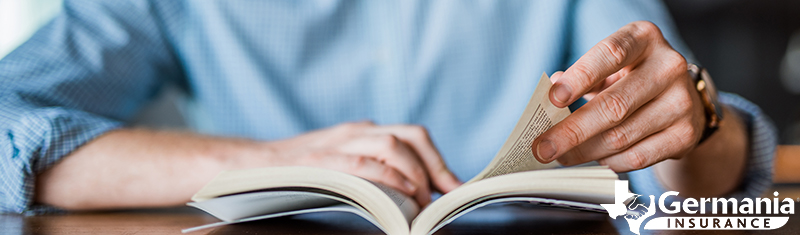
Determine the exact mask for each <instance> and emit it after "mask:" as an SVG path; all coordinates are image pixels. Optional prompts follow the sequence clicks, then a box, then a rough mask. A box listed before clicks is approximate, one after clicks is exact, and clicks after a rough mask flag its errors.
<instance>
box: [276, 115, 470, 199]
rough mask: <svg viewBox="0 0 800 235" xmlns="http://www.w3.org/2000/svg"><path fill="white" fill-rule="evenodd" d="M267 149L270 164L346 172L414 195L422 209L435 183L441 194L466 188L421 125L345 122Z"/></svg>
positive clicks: (278, 142) (280, 142) (283, 141)
mask: <svg viewBox="0 0 800 235" xmlns="http://www.w3.org/2000/svg"><path fill="white" fill-rule="evenodd" d="M264 146H265V147H266V148H267V149H269V150H270V151H268V153H269V154H268V156H269V157H268V158H269V159H266V160H268V161H269V163H268V164H269V165H272V166H281V165H287V166H288V165H293V166H298V165H301V166H312V167H320V168H328V169H332V170H338V171H342V172H346V173H349V174H353V175H356V176H359V177H362V178H365V179H368V180H370V181H373V182H376V183H381V184H384V185H387V186H389V187H392V188H394V189H397V190H399V191H400V192H403V193H405V194H406V195H411V196H413V197H414V198H415V200H416V201H417V202H418V203H419V205H420V206H424V205H426V204H428V203H429V202H430V200H431V186H430V184H431V183H432V184H433V186H434V187H435V189H437V190H439V191H441V192H442V193H447V192H449V191H451V190H453V189H455V188H456V187H458V186H459V185H460V184H461V183H460V182H459V181H458V179H456V177H455V176H454V175H453V174H452V173H451V172H450V171H449V170H448V169H447V166H446V165H445V164H444V161H443V160H442V157H441V155H440V154H439V151H438V150H436V147H435V146H434V145H433V142H432V141H431V138H430V136H429V135H428V132H427V131H426V130H425V128H423V127H421V126H412V125H389V126H379V125H375V124H373V123H371V122H359V123H346V124H341V125H337V126H334V127H331V128H327V129H322V130H318V131H313V132H309V133H306V134H303V135H299V136H297V137H293V138H290V139H286V140H281V141H274V142H267V143H264Z"/></svg>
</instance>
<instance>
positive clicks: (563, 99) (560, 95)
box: [553, 83, 572, 104]
mask: <svg viewBox="0 0 800 235" xmlns="http://www.w3.org/2000/svg"><path fill="white" fill-rule="evenodd" d="M555 86H556V88H555V90H554V91H553V98H556V101H558V102H559V103H561V104H567V101H569V98H570V97H572V88H570V87H569V85H567V84H563V83H559V84H556V85H555Z"/></svg>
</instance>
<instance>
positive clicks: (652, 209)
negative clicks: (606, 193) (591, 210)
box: [600, 180, 656, 234]
mask: <svg viewBox="0 0 800 235" xmlns="http://www.w3.org/2000/svg"><path fill="white" fill-rule="evenodd" d="M640 196H641V195H638V194H633V193H630V192H628V181H627V180H617V181H616V182H615V184H614V204H600V206H603V208H606V211H608V216H611V218H612V219H616V218H617V216H620V215H624V216H625V220H627V221H628V226H629V227H630V229H631V232H633V233H635V234H639V227H641V226H642V222H644V220H645V219H647V218H648V217H650V216H653V215H654V214H656V205H655V203H654V201H655V198H654V197H653V195H650V206H646V207H645V205H644V203H641V202H637V201H638V199H639V197H640ZM626 201H627V203H626Z"/></svg>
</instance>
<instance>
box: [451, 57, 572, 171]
mask: <svg viewBox="0 0 800 235" xmlns="http://www.w3.org/2000/svg"><path fill="white" fill-rule="evenodd" d="M551 86H552V83H551V82H550V78H549V77H547V74H545V73H542V77H541V78H539V84H538V85H536V90H534V92H533V95H532V96H531V99H530V101H528V105H527V106H526V107H525V111H524V112H523V113H522V117H520V119H519V121H517V125H516V126H514V130H513V131H512V132H511V135H509V136H508V139H506V142H505V143H504V144H503V147H502V148H500V151H498V152H497V155H495V157H494V159H492V161H491V162H490V163H489V165H488V166H486V168H484V169H483V171H481V173H479V174H478V175H476V176H475V177H473V178H472V179H471V180H469V181H468V182H467V184H469V183H472V182H475V181H478V180H482V179H486V178H489V177H494V176H498V175H505V174H509V173H514V172H521V171H529V170H538V169H546V168H553V167H556V166H558V163H556V162H552V163H549V164H542V163H540V162H539V161H538V160H536V158H534V157H533V151H532V150H531V144H532V143H533V140H534V139H536V137H539V135H541V134H542V133H544V132H545V131H546V130H547V129H550V127H553V125H555V124H556V123H558V122H560V121H561V120H563V119H564V118H566V117H567V116H568V115H569V114H570V112H569V109H568V108H566V107H565V108H558V107H556V106H555V105H553V104H552V103H550V98H549V97H548V93H549V91H550V87H551Z"/></svg>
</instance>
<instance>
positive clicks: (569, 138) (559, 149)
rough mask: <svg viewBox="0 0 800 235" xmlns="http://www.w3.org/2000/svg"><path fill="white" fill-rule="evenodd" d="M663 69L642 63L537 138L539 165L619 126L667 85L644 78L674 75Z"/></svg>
mask: <svg viewBox="0 0 800 235" xmlns="http://www.w3.org/2000/svg"><path fill="white" fill-rule="evenodd" d="M662 70H664V69H663V68H662V67H661V66H660V64H657V63H644V64H643V65H642V66H640V67H639V68H637V69H636V70H634V71H631V72H630V73H629V74H628V75H627V76H626V77H625V78H622V79H619V81H617V82H616V83H614V84H613V85H611V86H610V87H609V88H608V89H606V90H605V91H603V92H602V93H600V94H599V95H597V97H595V98H594V99H592V100H591V101H589V102H588V103H587V104H586V105H584V107H581V108H580V109H578V110H576V111H575V112H574V113H573V114H572V115H570V116H568V117H567V118H566V119H564V120H563V121H561V122H559V123H558V124H556V125H555V126H553V127H552V128H551V129H549V130H547V131H546V132H545V133H543V134H542V135H541V136H539V137H538V138H537V140H535V141H534V145H533V148H534V149H533V150H534V155H535V156H536V157H537V158H538V159H539V161H541V162H550V161H552V160H554V159H555V158H558V157H559V156H561V155H562V154H564V153H565V152H567V151H568V150H570V149H573V148H574V147H576V146H578V145H580V144H582V143H584V142H585V141H587V140H588V139H589V138H592V137H594V136H596V135H598V134H600V133H602V132H605V131H607V130H608V129H611V128H612V127H615V126H617V125H619V124H621V123H622V122H623V121H624V120H626V119H627V118H628V117H629V116H630V115H631V114H632V113H634V112H635V111H636V110H638V109H639V108H640V107H641V106H642V105H644V104H645V103H647V102H649V101H650V100H652V99H653V98H655V97H656V96H657V95H659V94H660V93H662V91H664V90H665V87H667V86H668V85H669V83H670V82H671V80H669V79H647V78H648V76H654V74H655V75H656V76H662V75H663V76H673V74H670V73H665V72H663V71H662ZM684 73H685V71H684ZM563 76H566V73H565V75H563ZM561 79H562V80H563V79H565V78H564V77H562V78H561ZM687 79H688V78H687Z"/></svg>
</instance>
